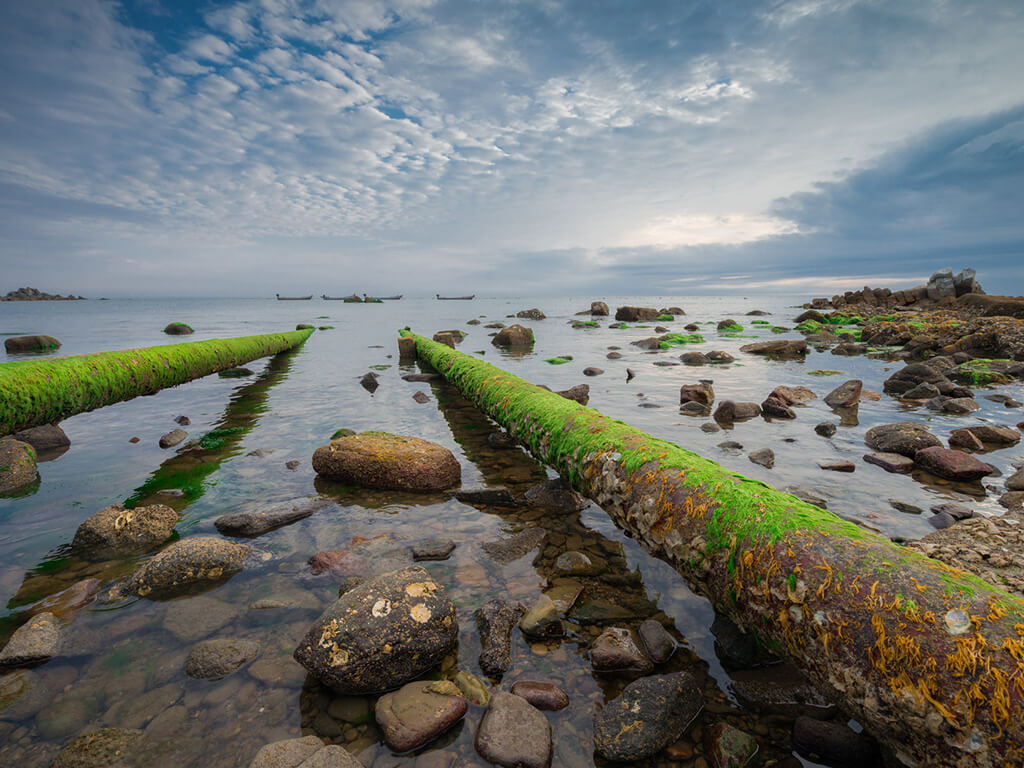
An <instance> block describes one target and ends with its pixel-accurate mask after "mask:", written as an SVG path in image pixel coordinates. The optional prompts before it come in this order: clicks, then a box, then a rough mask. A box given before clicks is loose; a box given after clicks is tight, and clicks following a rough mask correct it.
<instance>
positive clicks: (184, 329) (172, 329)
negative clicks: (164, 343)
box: [164, 323, 195, 336]
mask: <svg viewBox="0 0 1024 768" xmlns="http://www.w3.org/2000/svg"><path fill="white" fill-rule="evenodd" d="M164 333H166V334H167V335H169V336H188V335H189V334H190V333H195V331H194V330H193V329H192V326H191V325H189V324H188V323H168V324H167V325H166V326H165V327H164Z"/></svg>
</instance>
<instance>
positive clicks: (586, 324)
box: [572, 320, 601, 328]
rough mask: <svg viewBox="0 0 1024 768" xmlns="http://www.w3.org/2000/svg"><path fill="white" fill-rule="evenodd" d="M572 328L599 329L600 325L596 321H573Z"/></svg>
mask: <svg viewBox="0 0 1024 768" xmlns="http://www.w3.org/2000/svg"><path fill="white" fill-rule="evenodd" d="M572 327H573V328H600V327H601V324H600V323H599V322H597V320H573V321H572Z"/></svg>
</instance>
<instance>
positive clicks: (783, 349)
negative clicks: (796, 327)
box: [740, 339, 807, 357]
mask: <svg viewBox="0 0 1024 768" xmlns="http://www.w3.org/2000/svg"><path fill="white" fill-rule="evenodd" d="M740 352H747V353H749V354H751V355H767V356H769V357H803V356H804V355H806V354H807V340H806V339H775V340H773V341H757V342H754V343H753V344H744V345H743V346H742V347H740Z"/></svg>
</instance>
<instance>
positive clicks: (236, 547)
mask: <svg viewBox="0 0 1024 768" xmlns="http://www.w3.org/2000/svg"><path fill="white" fill-rule="evenodd" d="M249 552H250V547H247V546H246V545H244V544H238V543H236V542H233V541H227V540H226V539H218V538H216V537H214V536H190V537H189V538H187V539H182V540H181V541H177V542H175V543H173V544H171V545H170V546H169V547H167V549H165V550H163V551H162V552H160V553H159V554H158V555H156V556H155V557H154V558H153V559H151V560H147V561H146V562H145V563H143V565H142V567H141V568H139V569H138V570H137V571H135V573H133V574H132V575H131V576H130V577H129V578H128V581H127V582H126V583H125V584H124V585H123V586H122V587H121V588H120V590H119V591H120V592H121V593H123V594H126V595H137V596H138V597H151V596H152V597H158V596H165V595H169V594H172V593H175V592H180V591H182V590H184V589H185V588H187V587H191V586H194V585H202V584H212V583H216V582H219V581H222V580H224V579H226V578H228V577H229V576H232V575H233V574H235V573H237V572H238V571H240V570H241V569H242V563H243V561H244V560H245V557H246V555H248V554H249ZM115 596H116V595H115Z"/></svg>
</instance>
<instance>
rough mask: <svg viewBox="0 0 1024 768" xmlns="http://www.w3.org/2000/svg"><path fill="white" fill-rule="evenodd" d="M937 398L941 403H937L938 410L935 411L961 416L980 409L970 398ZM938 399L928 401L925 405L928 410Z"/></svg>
mask: <svg viewBox="0 0 1024 768" xmlns="http://www.w3.org/2000/svg"><path fill="white" fill-rule="evenodd" d="M939 398H941V401H940V402H939V403H938V405H939V408H938V409H937V410H942V411H944V412H945V413H952V414H954V415H958V416H963V415H965V414H968V413H974V412H975V411H977V410H979V409H980V408H981V406H980V405H978V403H977V401H976V400H974V398H972V397H942V396H941V395H940V396H939ZM939 398H934V399H933V400H929V401H928V403H926V404H925V405H926V406H928V407H929V408H930V407H931V403H932V402H934V401H935V400H939Z"/></svg>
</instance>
